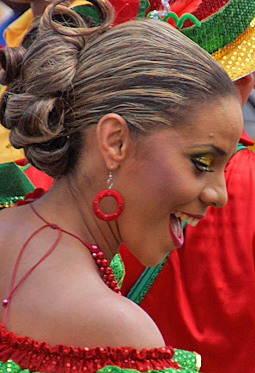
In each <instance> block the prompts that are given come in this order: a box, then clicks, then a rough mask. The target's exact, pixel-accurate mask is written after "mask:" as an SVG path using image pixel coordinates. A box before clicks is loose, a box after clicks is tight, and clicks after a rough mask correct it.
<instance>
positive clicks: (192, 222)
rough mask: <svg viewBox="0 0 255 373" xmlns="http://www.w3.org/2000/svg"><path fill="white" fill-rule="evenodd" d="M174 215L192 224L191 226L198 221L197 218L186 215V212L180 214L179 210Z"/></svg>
mask: <svg viewBox="0 0 255 373" xmlns="http://www.w3.org/2000/svg"><path fill="white" fill-rule="evenodd" d="M174 215H175V216H176V217H177V218H180V219H181V220H182V221H186V222H187V223H188V224H190V225H192V227H195V226H196V225H197V223H198V221H199V219H196V218H192V217H191V216H188V215H186V214H182V213H181V212H180V211H176V212H175V213H174Z"/></svg>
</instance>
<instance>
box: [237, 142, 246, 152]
mask: <svg viewBox="0 0 255 373" xmlns="http://www.w3.org/2000/svg"><path fill="white" fill-rule="evenodd" d="M246 148H247V147H246V146H245V145H244V144H242V143H241V142H239V144H238V145H237V149H236V151H237V152H238V151H239V150H242V149H246Z"/></svg>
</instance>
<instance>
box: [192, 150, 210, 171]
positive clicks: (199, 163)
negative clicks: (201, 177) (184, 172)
mask: <svg viewBox="0 0 255 373" xmlns="http://www.w3.org/2000/svg"><path fill="white" fill-rule="evenodd" d="M212 161H213V155H212V154H206V155H200V156H193V157H191V162H192V163H193V165H194V166H195V167H196V169H197V170H198V171H200V172H214V171H213V170H212V169H211V167H210V165H211V163H212Z"/></svg>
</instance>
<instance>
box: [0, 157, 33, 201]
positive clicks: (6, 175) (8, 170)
mask: <svg viewBox="0 0 255 373" xmlns="http://www.w3.org/2000/svg"><path fill="white" fill-rule="evenodd" d="M34 189H35V187H34V185H33V184H32V183H31V181H30V180H29V179H28V178H27V176H26V175H25V174H24V173H23V172H22V171H21V170H20V169H19V167H18V166H17V165H16V163H14V162H8V163H2V164H0V205H4V204H9V203H15V202H17V201H18V200H19V199H21V198H23V197H24V195H25V194H27V193H29V192H32V191H33V190H34Z"/></svg>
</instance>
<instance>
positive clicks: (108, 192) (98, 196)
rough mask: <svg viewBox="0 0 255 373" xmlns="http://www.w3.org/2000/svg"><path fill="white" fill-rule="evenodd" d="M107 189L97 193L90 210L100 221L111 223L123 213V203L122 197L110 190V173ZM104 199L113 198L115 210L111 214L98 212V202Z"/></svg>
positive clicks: (111, 184) (111, 183)
mask: <svg viewBox="0 0 255 373" xmlns="http://www.w3.org/2000/svg"><path fill="white" fill-rule="evenodd" d="M107 185H108V189H103V190H101V191H100V192H98V193H97V194H96V195H95V197H94V199H93V202H92V209H93V212H94V214H95V215H96V216H97V217H98V218H99V219H101V220H104V221H111V220H115V219H117V218H118V217H119V216H120V214H121V213H122V211H123V208H124V201H123V198H122V195H121V194H120V193H119V192H117V191H116V190H114V189H112V186H113V182H112V172H111V171H109V178H108V180H107ZM104 197H113V198H115V200H116V201H117V209H116V210H115V211H114V212H113V213H112V214H105V213H103V212H102V211H101V210H100V206H99V204H100V201H101V200H102V199H103V198H104Z"/></svg>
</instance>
